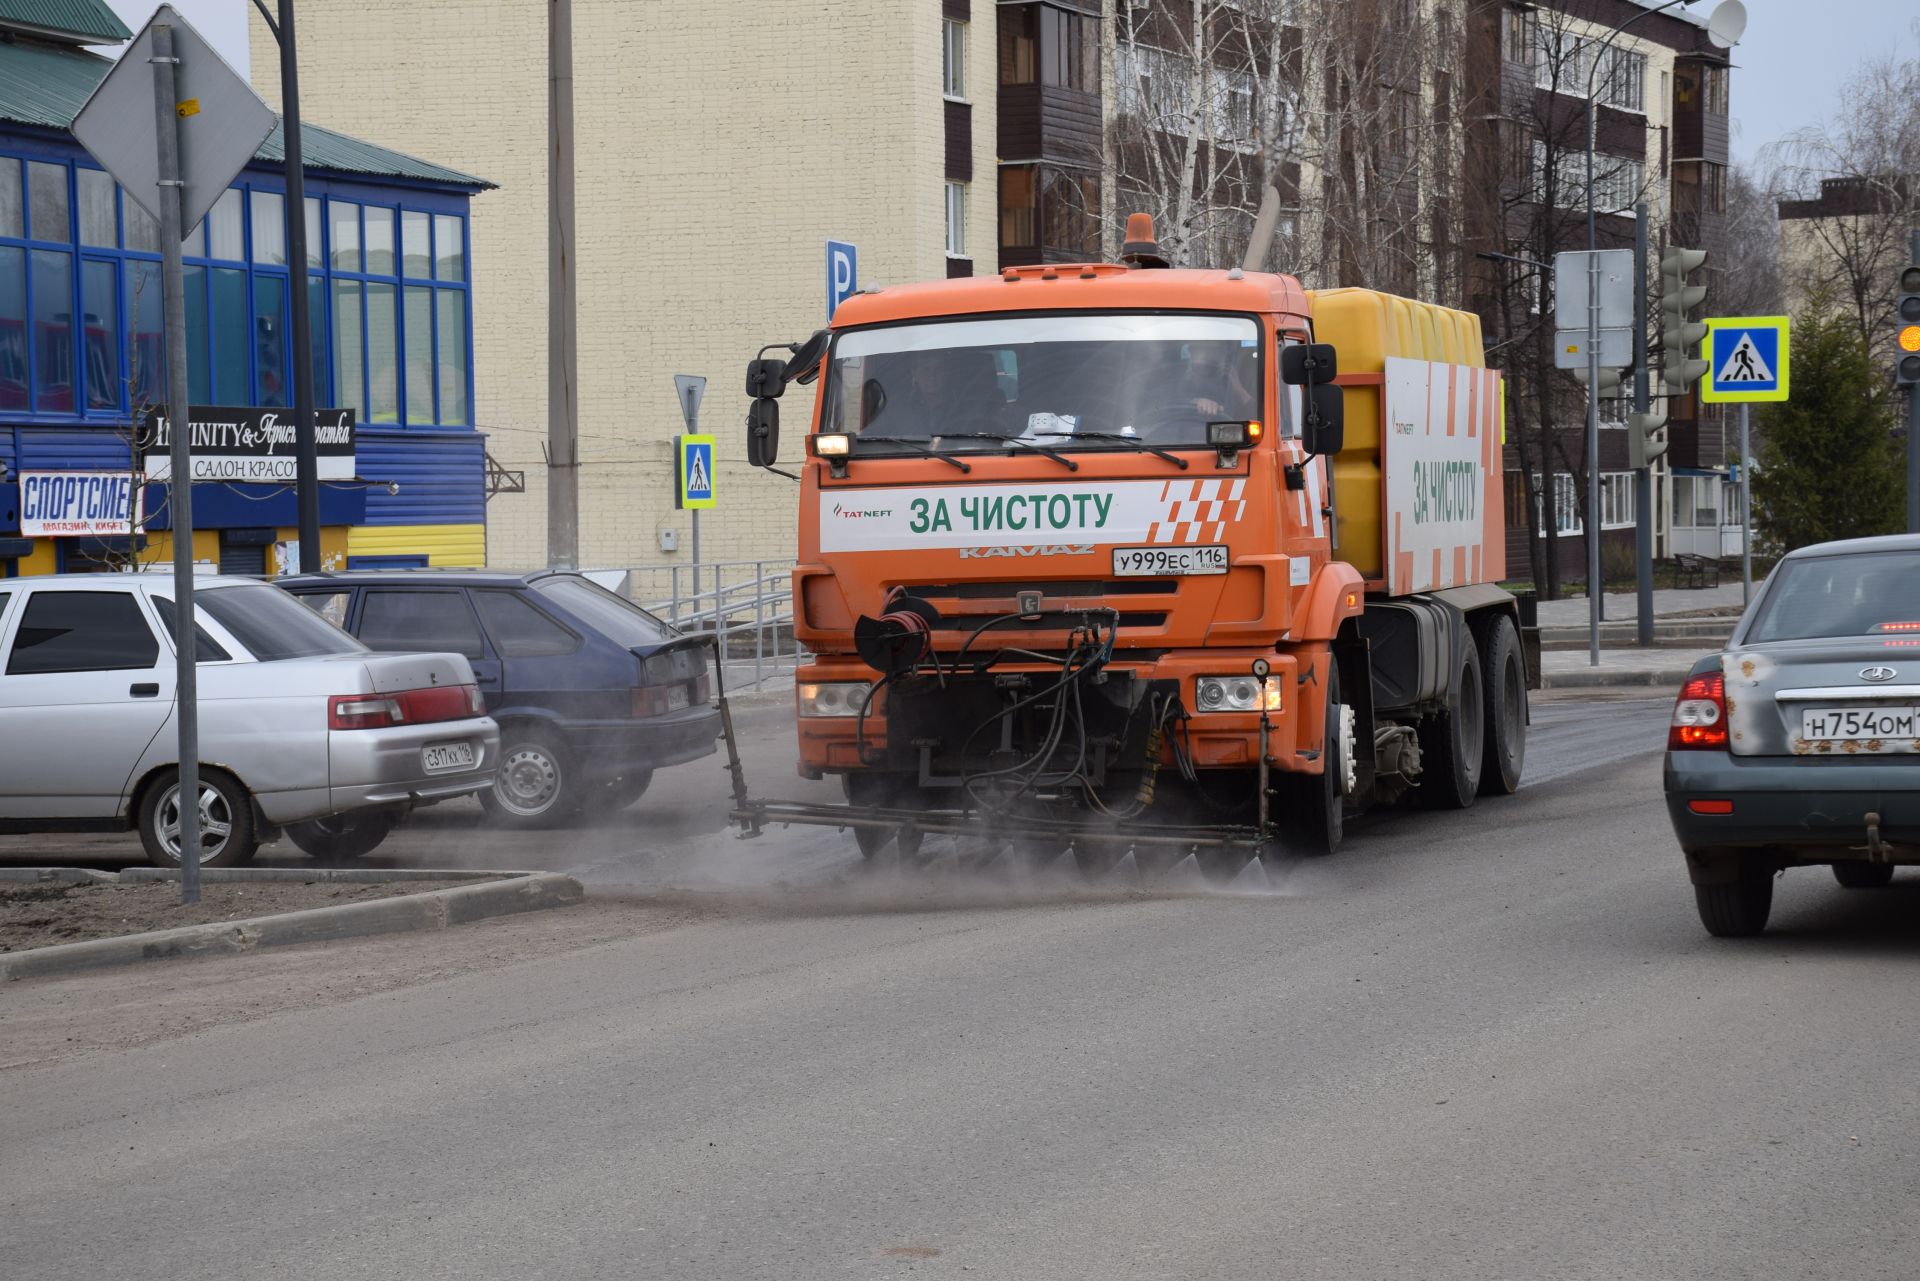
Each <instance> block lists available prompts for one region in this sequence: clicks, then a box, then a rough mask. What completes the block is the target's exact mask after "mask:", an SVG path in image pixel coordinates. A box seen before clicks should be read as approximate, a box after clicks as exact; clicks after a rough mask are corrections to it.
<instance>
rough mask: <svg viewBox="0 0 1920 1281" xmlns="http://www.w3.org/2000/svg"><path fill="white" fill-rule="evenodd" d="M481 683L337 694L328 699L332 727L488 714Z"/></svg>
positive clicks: (428, 721) (389, 724)
mask: <svg viewBox="0 0 1920 1281" xmlns="http://www.w3.org/2000/svg"><path fill="white" fill-rule="evenodd" d="M486 712H487V704H486V700H485V699H483V698H482V697H481V696H480V687H479V686H478V685H433V686H429V687H427V688H425V689H403V690H401V691H399V692H398V693H394V694H335V695H334V696H333V697H331V698H329V699H328V700H327V727H328V728H329V729H387V728H390V727H392V726H395V725H432V724H434V723H435V722H437V721H460V720H466V719H467V718H468V717H470V716H484V715H486Z"/></svg>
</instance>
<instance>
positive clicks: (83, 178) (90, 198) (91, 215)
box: [73, 169, 120, 249]
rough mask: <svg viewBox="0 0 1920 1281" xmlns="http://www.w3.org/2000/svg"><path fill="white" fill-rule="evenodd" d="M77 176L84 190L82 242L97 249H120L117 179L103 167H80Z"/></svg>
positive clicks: (81, 214) (81, 205) (81, 196)
mask: <svg viewBox="0 0 1920 1281" xmlns="http://www.w3.org/2000/svg"><path fill="white" fill-rule="evenodd" d="M73 176H74V180H75V182H76V184H77V187H78V190H79V193H80V243H81V244H83V245H86V246H88V247H89V248H94V249H118V248H119V247H120V233H119V227H118V225H117V220H116V219H115V218H114V216H113V179H111V178H109V177H108V176H107V175H106V172H105V171H104V170H100V169H76V170H75V171H74V175H73Z"/></svg>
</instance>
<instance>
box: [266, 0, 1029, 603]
mask: <svg viewBox="0 0 1920 1281" xmlns="http://www.w3.org/2000/svg"><path fill="white" fill-rule="evenodd" d="M994 10H995V6H994V5H993V4H992V3H991V0H819V2H818V3H814V4H809V5H806V6H798V5H769V4H766V3H764V2H762V0H705V2H704V3H701V4H697V5H692V4H666V3H647V4H633V3H629V2H627V0H574V3H573V28H574V42H573V43H574V53H573V57H574V118H575V127H576V131H577V136H576V140H575V181H576V189H577V197H576V220H577V225H576V235H577V240H578V244H577V265H578V322H577V323H578V333H579V386H578V405H579V424H580V428H579V430H580V442H579V457H580V461H581V468H580V557H581V562H582V564H583V565H585V566H589V567H608V568H615V567H626V566H632V565H641V564H673V563H681V564H684V563H685V562H687V561H688V560H689V558H690V556H691V547H690V539H689V534H690V532H691V530H690V528H689V519H688V518H689V515H690V513H686V512H678V511H675V510H674V507H673V495H672V491H671V485H672V476H673V466H672V440H673V437H674V436H675V435H676V434H678V433H681V432H683V431H684V430H685V427H684V425H683V423H682V419H681V415H680V410H679V406H678V402H677V401H676V398H675V395H674V383H673V376H674V375H675V374H677V373H686V374H698V375H703V376H705V377H706V378H707V379H708V383H707V388H706V395H705V399H704V401H703V404H702V409H701V426H702V428H703V430H710V431H712V432H714V433H715V434H717V435H718V436H719V438H720V442H721V444H720V449H719V457H718V467H717V475H716V483H717V486H718V496H719V506H718V507H717V508H715V509H713V510H711V511H708V512H705V513H703V514H702V518H701V524H702V529H701V537H702V542H703V547H702V556H703V558H704V559H706V560H709V561H713V560H722V559H725V560H744V559H759V558H767V559H777V558H781V557H786V556H790V555H791V554H792V548H793V545H794V519H795V515H794V514H795V510H796V507H797V504H796V501H795V495H794V489H793V485H792V482H791V481H788V480H785V479H782V478H781V477H778V476H773V475H769V474H767V473H765V472H761V471H758V470H756V469H752V468H749V467H748V466H747V465H746V462H745V445H744V432H743V427H742V424H743V422H744V419H745V416H746V410H747V397H746V395H745V388H744V379H743V372H744V369H745V364H746V362H747V361H748V360H749V359H750V358H752V357H753V355H754V354H755V352H756V350H757V349H758V348H759V347H761V346H762V345H763V344H766V343H771V342H786V341H797V340H799V339H801V338H804V337H805V336H806V335H807V334H808V333H810V332H812V331H813V330H815V329H817V328H819V327H820V326H821V325H822V324H824V323H825V321H826V317H827V265H826V248H825V246H826V242H827V241H828V240H835V241H841V242H846V243H850V244H853V245H854V246H856V247H857V250H858V274H859V278H860V282H861V283H862V284H867V283H877V284H882V285H884V284H886V283H889V282H899V281H905V280H919V279H928V278H933V277H939V276H943V275H949V274H966V273H968V272H970V271H971V270H972V268H973V266H974V264H975V262H976V261H977V262H979V264H980V267H981V269H982V270H991V269H993V267H994V266H995V265H996V264H995V254H996V248H997V246H996V240H995V228H996V224H997V221H998V212H999V211H998V208H997V200H998V191H997V183H996V182H995V180H994V179H995V176H996V175H995V161H996V155H995V143H996V138H997V136H998V134H997V123H996V114H997V106H998V102H997V96H998V95H997V89H998V83H997V77H996V62H997V59H998V52H999V51H998V47H997V44H996V33H997V30H998V26H997V23H996V21H995V18H996V14H995V11H994ZM254 22H255V24H256V25H255V28H254V32H253V63H254V65H253V80H254V83H255V85H256V87H258V88H259V90H260V91H261V93H262V95H263V96H264V97H266V98H267V100H268V101H269V102H277V100H278V92H279V90H278V66H277V59H276V56H275V52H276V51H275V45H274V42H273V39H272V37H271V36H269V35H268V34H267V33H266V31H265V29H264V27H263V26H261V25H259V19H258V17H257V16H256V17H255V18H254ZM300 49H301V66H302V70H301V92H302V103H303V107H304V109H305V111H306V112H307V113H308V114H310V115H311V116H312V117H313V118H315V119H324V120H327V121H328V122H330V123H335V124H338V125H339V126H341V127H343V128H346V129H350V130H351V131H353V132H354V133H355V134H357V135H359V136H361V137H365V138H368V139H370V140H373V141H376V142H379V143H382V144H384V145H386V146H390V147H394V148H398V149H400V150H403V151H404V150H407V149H418V150H420V151H422V152H424V153H425V154H431V155H434V156H436V157H440V158H443V159H444V160H445V161H446V163H448V164H450V165H453V166H456V167H458V168H460V169H462V170H466V171H470V172H474V173H483V174H485V175H487V177H488V178H489V179H490V180H492V181H493V182H496V183H498V184H499V189H498V190H497V191H493V192H489V193H488V196H487V199H486V200H484V201H479V202H476V203H475V204H474V206H473V212H472V220H471V244H470V256H471V263H472V286H473V315H474V321H473V348H474V350H473V374H474V390H473V398H474V399H473V403H474V406H475V408H476V422H475V425H476V426H477V427H478V429H479V430H480V431H481V432H482V433H484V434H485V436H486V439H487V450H488V453H489V454H490V455H491V457H492V459H493V462H494V464H495V465H496V466H495V474H496V476H499V475H501V474H502V473H504V474H505V475H506V476H507V477H512V476H515V475H517V476H519V477H523V478H524V492H495V493H494V494H493V495H492V496H491V497H490V498H489V500H488V503H487V521H488V526H489V539H488V551H489V556H490V559H491V560H492V562H493V563H494V564H496V565H502V566H530V565H536V564H542V563H544V562H545V560H546V555H547V549H546V490H547V477H546V468H545V465H544V458H545V453H544V446H545V442H546V431H547V360H546V353H547V156H548V151H547V107H546V104H547V58H546V50H547V6H546V5H543V4H528V3H525V2H524V0H459V2H458V3H453V2H452V0H440V2H439V3H422V4H404V5H396V4H390V3H382V2H380V0H331V2H330V3H328V4H325V5H308V6H303V7H302V9H301V14H300ZM795 408H797V405H790V406H789V410H790V411H791V410H793V409H795ZM799 434H800V433H799V432H798V431H796V430H791V429H790V430H789V432H788V433H787V442H788V443H787V444H786V446H785V449H786V450H787V452H788V455H789V457H791V456H792V455H793V454H794V453H795V452H796V451H797V450H798V448H799V445H798V437H799ZM507 487H508V488H511V485H508V486H507ZM663 532H666V533H670V534H671V535H673V537H672V538H671V540H670V541H672V543H673V544H674V546H675V548H676V549H675V550H672V551H668V550H663V541H667V540H663V537H662V535H663Z"/></svg>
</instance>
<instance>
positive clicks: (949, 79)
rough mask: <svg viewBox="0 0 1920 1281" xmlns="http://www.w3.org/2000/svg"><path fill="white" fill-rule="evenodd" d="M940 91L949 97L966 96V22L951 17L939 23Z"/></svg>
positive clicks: (962, 97)
mask: <svg viewBox="0 0 1920 1281" xmlns="http://www.w3.org/2000/svg"><path fill="white" fill-rule="evenodd" d="M940 92H942V93H944V94H945V95H946V96H947V97H949V98H961V99H964V98H965V97H966V96H967V24H966V23H964V22H955V21H954V20H953V19H952V18H946V19H943V20H942V21H941V23H940Z"/></svg>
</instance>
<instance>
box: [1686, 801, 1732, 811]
mask: <svg viewBox="0 0 1920 1281" xmlns="http://www.w3.org/2000/svg"><path fill="white" fill-rule="evenodd" d="M1687 808H1688V809H1690V810H1692V811H1693V812H1694V813H1695V814H1731V813H1733V802H1732V801H1728V800H1717V801H1688V802H1687Z"/></svg>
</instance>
